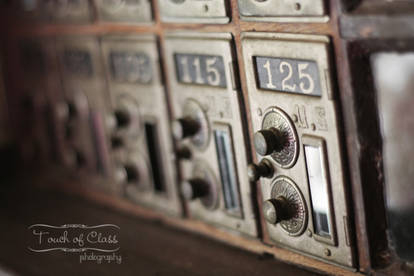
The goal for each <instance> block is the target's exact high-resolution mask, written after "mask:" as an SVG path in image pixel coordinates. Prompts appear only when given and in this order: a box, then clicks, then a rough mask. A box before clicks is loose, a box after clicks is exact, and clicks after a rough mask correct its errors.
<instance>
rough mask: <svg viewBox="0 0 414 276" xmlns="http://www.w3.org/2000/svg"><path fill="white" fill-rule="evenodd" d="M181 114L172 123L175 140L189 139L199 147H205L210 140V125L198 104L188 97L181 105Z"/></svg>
mask: <svg viewBox="0 0 414 276" xmlns="http://www.w3.org/2000/svg"><path fill="white" fill-rule="evenodd" d="M182 114H183V116H182V117H181V118H179V119H177V120H175V121H174V122H173V123H172V132H173V136H174V138H175V139H176V140H183V139H186V138H189V139H191V143H192V144H193V145H194V146H196V147H197V148H199V149H205V148H206V147H207V145H208V142H209V140H210V127H209V123H208V119H207V116H206V114H205V112H204V111H203V109H202V107H201V106H200V104H199V103H198V102H197V101H195V100H193V99H189V100H187V101H186V102H185V104H184V107H183V113H182Z"/></svg>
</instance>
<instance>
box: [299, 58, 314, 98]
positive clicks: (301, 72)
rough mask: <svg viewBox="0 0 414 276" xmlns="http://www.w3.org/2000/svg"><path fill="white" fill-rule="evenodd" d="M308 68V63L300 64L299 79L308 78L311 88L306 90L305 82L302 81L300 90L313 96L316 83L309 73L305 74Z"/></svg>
mask: <svg viewBox="0 0 414 276" xmlns="http://www.w3.org/2000/svg"><path fill="white" fill-rule="evenodd" d="M308 66H309V64H308V63H299V64H298V71H299V79H303V78H306V79H308V81H309V87H308V88H305V84H304V82H303V81H301V82H300V84H299V87H300V89H301V90H302V92H303V93H305V94H311V93H312V92H313V90H314V89H315V82H314V81H313V79H312V77H311V76H310V75H309V74H308V73H305V72H303V71H304V70H306V68H308Z"/></svg>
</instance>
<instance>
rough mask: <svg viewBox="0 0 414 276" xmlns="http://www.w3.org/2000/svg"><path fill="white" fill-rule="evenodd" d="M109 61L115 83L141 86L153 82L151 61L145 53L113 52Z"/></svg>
mask: <svg viewBox="0 0 414 276" xmlns="http://www.w3.org/2000/svg"><path fill="white" fill-rule="evenodd" d="M109 59H110V66H111V75H112V78H113V79H114V80H115V81H117V82H127V83H140V84H149V83H150V82H151V81H152V67H151V61H150V58H149V56H148V55H146V54H145V53H138V52H120V51H112V52H111V53H110V54H109Z"/></svg>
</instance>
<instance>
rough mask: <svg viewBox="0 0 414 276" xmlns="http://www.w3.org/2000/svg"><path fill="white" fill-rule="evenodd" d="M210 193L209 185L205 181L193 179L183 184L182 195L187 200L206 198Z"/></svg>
mask: <svg viewBox="0 0 414 276" xmlns="http://www.w3.org/2000/svg"><path fill="white" fill-rule="evenodd" d="M209 192H210V190H209V185H208V183H207V182H206V181H205V180H204V179H200V178H193V179H190V180H187V181H184V182H182V183H181V194H182V195H183V197H184V199H186V200H194V199H196V198H200V197H204V196H206V195H208V194H209Z"/></svg>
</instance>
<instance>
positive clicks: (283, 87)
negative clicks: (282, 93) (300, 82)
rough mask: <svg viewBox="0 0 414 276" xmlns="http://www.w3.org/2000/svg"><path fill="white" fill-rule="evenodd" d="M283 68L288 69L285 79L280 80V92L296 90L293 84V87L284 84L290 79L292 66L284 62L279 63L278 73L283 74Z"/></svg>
mask: <svg viewBox="0 0 414 276" xmlns="http://www.w3.org/2000/svg"><path fill="white" fill-rule="evenodd" d="M285 67H287V68H288V71H289V72H288V75H287V76H286V78H284V79H283V80H282V90H291V91H295V89H296V84H293V85H289V84H286V82H287V81H288V80H290V78H292V71H293V70H292V65H290V63H287V62H286V61H282V62H281V63H280V65H279V70H280V72H281V73H284V72H285V69H284V68H285Z"/></svg>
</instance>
